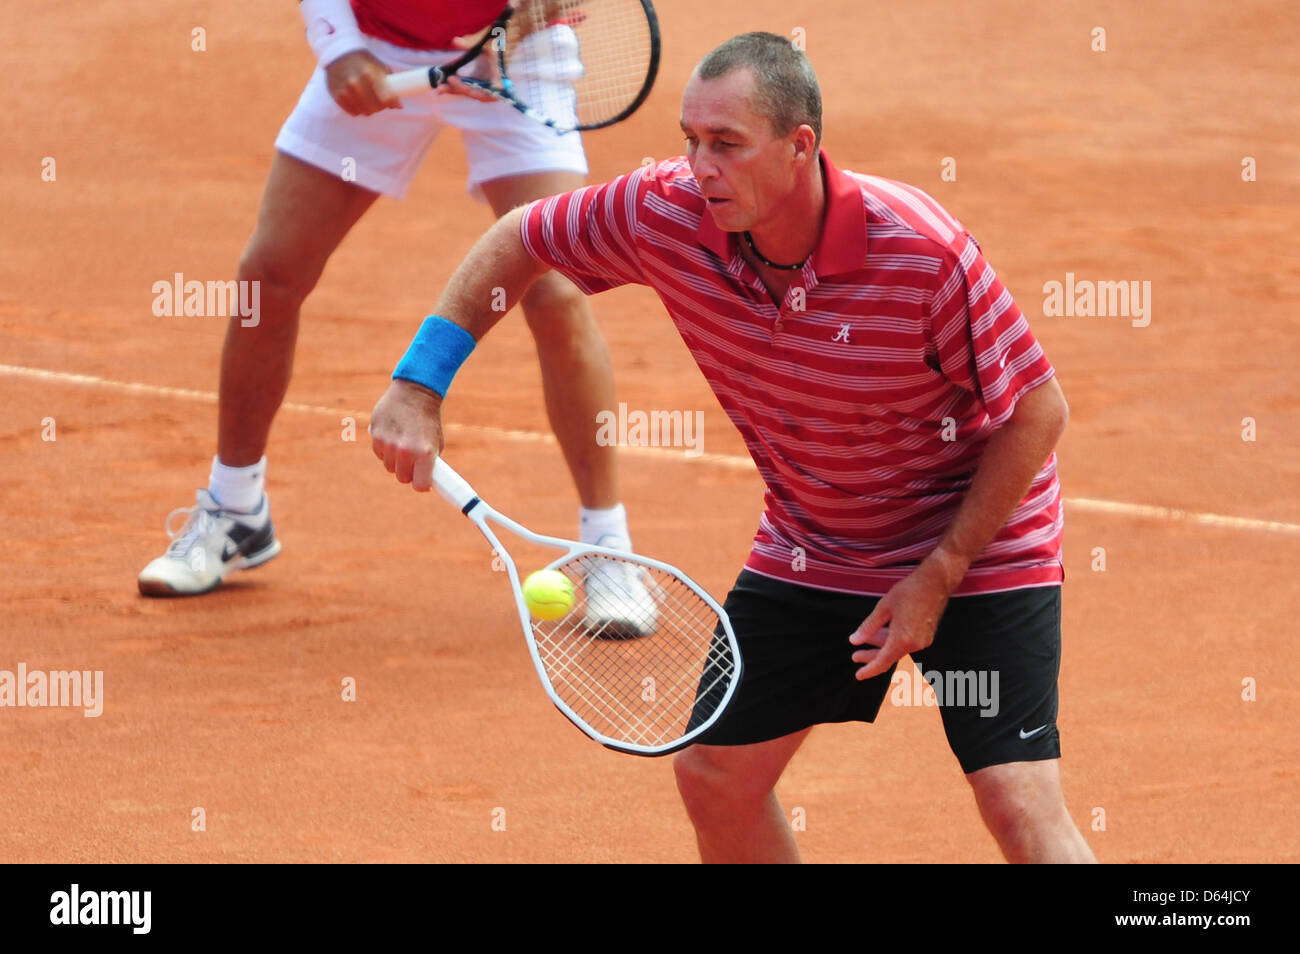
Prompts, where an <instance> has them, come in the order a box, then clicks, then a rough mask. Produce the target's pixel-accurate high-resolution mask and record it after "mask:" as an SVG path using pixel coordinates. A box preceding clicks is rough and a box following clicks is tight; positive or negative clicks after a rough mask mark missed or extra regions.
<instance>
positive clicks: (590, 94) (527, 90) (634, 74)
mask: <svg viewBox="0 0 1300 954" xmlns="http://www.w3.org/2000/svg"><path fill="white" fill-rule="evenodd" d="M489 47H490V49H489ZM485 50H487V51H488V55H489V57H490V60H489V63H490V64H491V65H492V66H493V67H494V68H495V73H496V76H495V78H494V79H492V80H486V79H481V78H478V77H475V76H471V75H465V76H461V77H460V79H461V81H462V82H465V83H470V84H472V85H474V86H477V87H479V88H480V89H484V90H487V91H488V92H490V93H491V94H492V95H494V96H496V97H497V98H498V99H501V100H504V101H505V102H507V103H509V104H510V105H511V106H513V107H515V109H517V110H519V111H520V112H522V113H523V114H524V115H525V116H528V117H531V118H532V119H535V120H537V121H538V122H539V123H543V124H544V125H547V126H550V127H551V128H553V129H555V130H556V131H557V132H562V133H563V132H572V131H574V130H583V129H600V128H601V127H602V126H610V125H613V124H614V123H616V122H618V121H619V120H622V119H626V118H627V117H628V116H631V115H632V113H634V112H636V109H637V107H639V106H640V105H641V104H642V103H643V102H645V98H646V97H647V96H649V95H650V88H651V87H652V86H653V85H654V81H655V75H656V74H657V73H658V72H659V21H658V20H657V19H656V17H655V11H654V7H652V6H651V5H650V3H649V2H648V0H515V2H514V3H512V4H510V5H509V6H507V7H506V9H505V12H503V13H502V14H501V16H500V17H498V18H497V21H496V22H495V23H494V24H492V26H491V27H489V28H488V31H487V32H486V33H484V34H483V36H482V38H481V39H480V40H479V41H478V43H477V44H475V45H474V46H473V47H472V48H470V49H469V50H467V51H466V52H465V53H464V54H463V55H461V56H459V57H457V58H456V59H454V60H452V61H451V62H450V63H445V64H443V65H442V66H431V67H428V68H427V69H426V68H424V67H421V68H419V69H414V70H405V71H403V72H400V73H391V74H389V76H388V88H389V89H390V90H391V91H392V92H393V93H395V94H396V95H399V96H406V95H409V94H411V93H418V92H422V91H427V90H430V89H437V88H438V87H439V86H441V85H442V84H443V83H445V82H447V80H448V79H449V78H451V77H452V76H456V75H457V74H458V73H459V71H460V70H462V69H465V68H466V67H468V66H470V64H471V63H474V61H475V60H476V59H478V57H479V55H480V54H481V53H483V52H484V51H485ZM481 67H482V64H476V67H475V68H481Z"/></svg>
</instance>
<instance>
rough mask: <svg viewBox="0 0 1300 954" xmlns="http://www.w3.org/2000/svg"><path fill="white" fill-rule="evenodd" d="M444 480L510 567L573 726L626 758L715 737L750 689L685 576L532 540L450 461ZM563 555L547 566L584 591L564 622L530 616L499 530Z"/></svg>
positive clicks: (615, 555) (726, 631) (715, 609)
mask: <svg viewBox="0 0 1300 954" xmlns="http://www.w3.org/2000/svg"><path fill="white" fill-rule="evenodd" d="M433 483H434V486H435V487H437V489H438V492H439V493H440V494H441V495H442V496H443V497H444V498H446V500H447V501H448V502H450V503H452V504H453V505H455V506H456V507H459V508H460V510H461V512H462V513H464V514H465V516H467V517H469V519H470V520H472V521H473V522H474V525H475V526H477V527H478V528H479V530H480V532H482V534H483V536H485V537H486V538H487V540H488V542H489V543H490V544H492V548H493V550H494V551H495V552H496V554H497V556H498V557H499V558H500V560H501V563H502V564H503V565H504V567H505V570H506V574H507V575H508V576H509V578H510V587H511V589H512V590H513V592H514V601H515V608H516V610H517V611H518V613H519V622H520V623H521V624H522V625H523V630H524V639H525V640H526V641H527V643H528V652H529V654H530V655H531V656H532V659H533V666H534V667H535V668H536V669H537V674H538V675H539V676H540V677H541V680H542V685H543V687H545V689H546V693H547V695H549V696H550V698H551V701H552V702H553V703H555V706H556V708H558V709H559V710H560V711H561V712H562V713H564V714H565V715H566V716H567V717H568V718H569V721H571V722H572V723H573V724H574V725H576V726H577V727H578V728H579V729H581V730H582V731H583V732H585V733H586V734H587V735H588V736H590V737H591V738H593V739H595V740H596V741H597V742H601V743H603V744H604V745H606V746H607V747H609V748H611V749H615V750H617V751H619V752H630V753H632V754H634V755H647V756H654V755H666V754H668V753H669V752H674V751H676V750H677V749H680V748H683V747H685V746H687V745H689V744H690V743H691V742H692V741H693V740H694V739H696V738H697V737H698V736H699V735H700V734H701V733H703V732H705V731H707V730H708V729H709V727H710V726H712V725H713V724H714V723H715V722H716V721H717V720H718V717H719V716H721V715H722V712H723V710H724V709H725V708H726V707H727V704H728V703H729V702H730V701H731V697H732V693H733V692H734V691H735V688H736V685H737V683H738V682H739V680H740V669H741V663H740V649H739V647H738V646H737V644H736V634H735V633H734V632H733V631H732V629H731V621H730V620H728V619H727V614H726V612H724V611H723V609H722V607H721V606H719V605H718V604H717V603H716V602H715V601H714V599H713V598H712V597H711V596H709V594H708V593H706V592H705V591H704V590H703V589H702V588H701V587H700V586H699V585H698V584H696V583H695V582H693V581H692V580H691V579H690V578H689V577H688V576H686V574H684V573H682V571H681V570H678V569H677V568H676V567H672V566H669V565H668V564H666V563H660V562H659V561H658V560H651V559H649V558H647V557H643V556H638V555H637V554H634V553H626V552H623V551H619V550H611V549H609V548H607V547H598V546H589V545H587V544H583V543H577V542H576V541H573V540H562V539H559V538H558V537H548V536H543V535H541V534H537V533H533V532H532V531H531V530H529V529H528V528H526V527H524V526H521V525H520V524H518V523H516V522H515V521H513V520H511V519H510V518H509V517H507V516H505V515H503V514H501V513H498V512H497V511H496V510H494V509H492V508H491V507H490V506H488V505H487V504H486V503H484V502H483V500H482V498H480V497H479V496H478V494H476V493H475V492H474V489H473V488H472V487H471V486H470V485H469V484H468V483H466V482H465V480H464V478H462V477H461V476H460V475H459V474H457V473H456V472H455V471H454V470H452V469H451V467H450V466H448V465H447V464H446V463H445V462H444V461H443V460H441V459H439V460H437V461H436V462H435V463H434V467H433ZM489 522H490V523H493V524H496V525H498V526H500V527H503V528H504V529H506V530H509V531H510V532H511V533H513V534H515V535H516V536H518V537H520V538H522V539H523V540H526V541H528V542H529V543H532V544H538V545H541V546H544V547H550V548H554V549H556V550H558V551H560V553H559V555H558V556H557V557H556V558H555V559H554V560H553V561H552V562H551V563H549V564H548V565H547V567H546V569H551V570H558V571H559V572H561V573H563V574H564V575H565V576H567V577H568V578H569V579H570V580H571V581H572V582H573V584H574V591H575V594H576V596H577V598H576V599H575V602H574V606H573V608H572V609H571V610H570V611H569V612H568V613H567V614H566V615H565V616H563V617H561V618H559V619H555V620H540V619H534V618H532V617H531V616H530V614H529V612H528V606H527V604H526V602H525V601H524V593H523V589H522V587H521V585H520V582H519V571H518V570H517V569H516V567H515V563H514V560H513V559H511V557H510V554H509V553H508V552H507V551H506V548H505V547H504V546H503V545H502V544H501V541H500V539H498V537H497V535H496V533H494V532H493V529H492V527H490V526H488V524H489Z"/></svg>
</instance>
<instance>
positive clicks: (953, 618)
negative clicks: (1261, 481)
mask: <svg viewBox="0 0 1300 954" xmlns="http://www.w3.org/2000/svg"><path fill="white" fill-rule="evenodd" d="M681 126H682V133H683V136H684V138H685V141H686V155H685V156H684V157H679V158H675V159H668V160H665V161H663V162H660V163H657V164H654V165H650V166H646V167H643V168H641V169H639V170H637V171H635V172H633V173H630V174H628V175H625V176H620V177H619V178H617V179H615V180H613V181H612V182H609V183H606V184H604V185H599V186H590V187H587V188H584V189H580V190H577V191H575V192H572V193H567V194H565V195H560V196H555V197H552V198H548V199H545V200H542V201H539V202H534V203H532V204H530V205H528V206H527V207H526V208H524V209H521V210H518V211H515V212H512V213H510V214H509V215H507V216H505V217H504V218H503V219H502V220H501V221H500V222H498V224H497V225H496V226H495V227H493V228H492V229H491V230H490V231H489V232H488V234H487V235H486V236H485V237H484V238H483V239H482V240H480V242H479V243H478V245H476V246H475V247H474V249H473V250H472V251H471V252H470V254H469V257H468V258H467V259H466V260H465V262H464V263H463V264H462V266H461V267H460V268H459V269H457V271H456V273H455V275H454V276H453V277H452V280H451V283H450V285H449V286H448V287H447V289H446V290H445V291H444V293H443V295H442V297H441V298H440V299H439V303H438V311H439V315H440V316H442V319H445V320H443V321H441V323H440V324H432V325H430V324H429V323H428V322H426V325H425V326H423V327H422V328H421V330H420V332H419V334H418V335H417V339H416V340H417V344H422V343H424V342H423V341H422V339H434V340H443V341H452V342H454V341H455V340H456V335H463V334H465V333H466V332H468V333H469V335H471V336H473V337H475V338H478V337H481V336H482V335H483V334H485V333H486V332H487V331H488V330H489V329H490V328H491V327H492V325H493V323H494V322H495V321H496V320H497V319H498V318H499V317H500V316H499V315H495V314H493V313H492V312H491V311H490V310H489V309H488V308H486V307H485V306H484V305H483V304H482V301H481V299H482V296H483V293H484V287H483V285H484V282H485V281H486V278H485V277H484V275H483V272H484V267H485V263H487V262H491V263H492V275H491V281H492V284H497V285H500V286H501V287H503V288H505V290H506V295H507V298H508V299H512V298H513V296H517V295H520V294H523V293H524V291H525V289H527V288H528V287H529V283H530V282H531V281H533V280H534V279H536V278H539V277H540V276H543V275H549V274H551V269H558V270H559V271H561V272H562V273H564V274H565V275H567V276H568V277H569V278H571V279H573V280H574V281H575V282H576V283H577V284H578V285H579V286H580V287H581V288H582V289H583V290H584V291H586V292H587V293H588V294H594V293H596V292H599V291H603V290H605V289H608V288H613V287H616V286H618V285H623V284H628V283H637V284H645V285H649V286H650V287H652V288H654V289H655V291H656V292H657V293H658V294H659V297H660V300H661V301H662V302H663V304H664V306H665V308H666V309H667V310H668V313H669V315H670V316H671V317H672V319H673V321H674V323H675V324H676V326H677V329H678V331H679V332H680V334H681V336H682V339H683V340H684V341H685V342H686V344H687V346H688V347H689V348H690V350H691V353H692V355H693V356H694V357H695V359H696V362H697V363H698V364H699V366H700V369H701V371H702V372H703V373H704V375H705V377H706V379H707V380H708V382H709V384H710V386H711V387H712V388H713V391H714V393H715V395H717V398H718V400H719V402H720V403H721V404H722V406H723V408H724V410H725V411H726V413H727V416H728V417H729V418H730V419H731V420H732V421H733V422H735V424H736V425H737V427H739V429H740V432H741V434H742V436H743V437H744V439H745V444H746V446H747V447H748V449H749V452H750V454H751V456H752V457H753V459H754V463H755V464H756V466H757V469H758V472H759V474H760V475H761V476H762V478H763V481H764V483H765V484H766V495H765V498H764V502H765V504H766V508H765V510H764V513H763V515H762V517H761V518H760V521H759V525H758V531H757V533H756V534H755V537H754V545H753V549H752V550H751V552H750V555H749V559H748V560H747V561H746V564H745V569H744V570H742V571H741V573H740V576H739V577H738V579H737V580H736V583H735V585H734V586H733V588H732V590H731V593H730V594H729V595H728V597H727V601H726V610H727V613H728V615H729V617H730V619H731V622H732V625H733V627H734V628H735V632H736V637H737V640H738V642H739V646H740V651H741V654H742V656H743V658H744V669H743V675H742V676H741V681H740V683H739V685H738V688H737V690H736V694H735V696H734V697H733V699H732V701H731V704H730V706H729V708H728V709H727V711H726V713H725V714H724V715H723V716H722V717H721V719H720V720H719V721H718V723H717V724H716V725H715V726H714V727H713V728H712V729H710V730H709V732H708V733H706V734H705V735H704V736H703V737H702V738H701V741H700V743H697V744H695V745H692V746H690V747H688V748H686V749H684V750H683V751H681V752H679V753H678V754H677V756H676V761H675V769H676V775H677V783H678V788H679V790H680V792H681V795H682V799H683V801H684V803H685V806H686V810H687V813H688V815H689V816H690V819H691V822H692V823H693V824H694V826H695V832H696V837H697V841H698V844H699V848H700V855H701V857H702V858H703V859H704V860H705V861H725V862H744V861H769V862H774V861H796V860H798V857H799V854H798V849H797V847H796V845H795V841H794V837H793V836H792V834H791V830H790V824H789V818H788V816H787V815H786V814H785V813H784V812H783V811H782V809H781V805H780V803H779V802H778V800H777V798H776V795H775V792H774V789H775V786H776V783H777V781H778V780H779V779H780V777H781V774H782V773H783V772H784V770H785V767H786V765H787V763H788V762H789V761H790V759H791V758H792V757H793V756H794V754H795V752H796V751H797V750H798V749H799V746H800V745H801V744H802V743H803V741H804V739H806V738H807V736H808V732H809V730H810V728H811V727H812V726H814V725H818V724H822V723H833V722H872V721H874V720H875V718H876V715H877V714H878V712H879V710H880V707H881V705H882V703H883V701H884V699H885V696H886V694H887V693H888V691H889V688H890V683H891V678H890V677H891V674H892V673H893V671H894V667H895V664H896V663H897V662H898V661H899V660H900V659H901V658H903V657H904V656H906V655H911V656H912V658H913V659H914V660H915V661H916V664H917V666H919V667H920V668H921V670H922V671H923V672H925V673H926V675H927V676H930V675H931V674H932V673H933V674H936V681H935V682H934V683H932V685H933V686H934V689H935V693H936V695H937V696H939V700H938V701H939V704H940V713H941V716H942V719H943V726H944V731H945V733H946V735H947V737H948V744H949V746H950V748H951V749H952V752H953V754H954V755H955V756H956V758H957V761H958V763H959V764H960V766H961V769H962V771H963V773H964V774H965V776H966V779H967V781H968V782H969V784H970V786H971V788H972V790H973V792H974V795H975V801H976V803H977V805H978V806H979V810H980V814H981V816H982V817H983V819H984V822H985V824H986V825H987V826H988V829H989V831H990V832H991V833H992V835H993V836H994V838H995V839H996V840H997V843H998V845H999V847H1000V848H1001V850H1002V852H1003V854H1004V856H1005V857H1006V858H1007V859H1008V860H1010V861H1078V862H1086V861H1093V860H1095V859H1094V858H1093V856H1092V852H1091V850H1090V849H1089V848H1088V845H1087V843H1086V842H1085V841H1084V839H1083V836H1082V835H1081V834H1080V832H1079V830H1078V828H1077V827H1076V826H1075V824H1074V822H1073V821H1072V819H1071V818H1070V814H1069V812H1068V811H1067V810H1066V805H1065V798H1064V795H1063V793H1062V788H1061V780H1060V771H1059V763H1060V757H1061V747H1060V735H1059V733H1058V731H1057V725H1056V719H1057V677H1058V671H1059V667H1060V659H1061V655H1060V654H1061V641H1060V620H1061V617H1060V613H1061V582H1062V580H1063V577H1064V574H1063V570H1062V564H1061V549H1060V545H1061V534H1062V528H1063V525H1062V515H1061V494H1060V485H1059V483H1058V481H1057V478H1056V456H1055V454H1054V453H1053V447H1054V446H1055V444H1056V442H1057V440H1058V439H1059V437H1060V435H1061V433H1062V431H1063V430H1064V427H1065V422H1066V418H1067V416H1068V408H1067V406H1066V402H1065V398H1064V396H1063V395H1062V393H1061V389H1060V387H1059V385H1058V384H1057V382H1056V378H1055V370H1054V369H1053V367H1052V365H1051V364H1050V362H1049V361H1048V360H1047V357H1046V355H1045V354H1044V353H1043V349H1042V347H1041V346H1040V345H1039V344H1038V342H1037V341H1036V340H1035V338H1034V336H1033V334H1032V333H1031V331H1030V328H1029V324H1028V322H1027V321H1026V320H1025V318H1024V315H1023V314H1021V312H1020V310H1019V308H1017V307H1016V304H1015V302H1014V301H1013V300H1012V299H1011V296H1010V294H1009V293H1008V292H1007V290H1006V289H1005V288H1004V287H1003V286H1002V284H1001V282H1000V281H999V280H998V278H997V276H996V274H994V272H993V269H992V268H991V267H990V266H989V264H988V263H987V262H986V261H985V259H984V257H983V255H982V253H981V252H980V248H979V245H978V244H977V243H976V242H975V239H974V238H973V237H972V236H971V235H970V233H969V232H967V231H966V230H965V229H964V228H963V227H962V226H961V224H960V223H958V222H957V220H956V219H954V218H953V217H952V216H950V215H949V214H948V213H947V212H946V211H945V210H944V209H943V208H942V207H941V206H940V205H939V204H938V203H937V202H935V201H934V199H933V198H931V197H930V196H928V195H926V194H925V193H924V192H922V191H921V190H919V189H916V188H913V187H911V186H907V185H904V184H902V183H898V182H892V181H890V180H887V179H882V178H879V177H875V176H864V175H858V174H855V173H849V172H841V171H840V170H838V169H836V168H835V166H834V165H833V164H832V162H831V160H830V157H829V156H828V155H827V153H826V151H825V150H823V149H821V136H822V102H821V92H820V88H819V86H818V83H817V78H816V76H815V74H814V73H813V70H812V67H811V65H810V64H809V63H808V61H807V59H806V58H805V57H804V56H803V54H802V53H800V52H798V51H797V50H795V49H793V48H792V46H791V44H790V40H789V39H788V38H786V37H781V36H777V35H774V34H771V33H751V34H745V35H743V36H739V37H735V38H733V39H732V40H729V41H728V42H727V43H724V44H723V45H722V46H720V47H718V48H717V49H716V50H714V51H713V52H711V53H710V54H709V55H708V56H706V57H705V58H704V59H703V60H702V61H701V62H700V64H699V66H697V67H696V70H695V72H694V74H693V75H692V76H691V79H690V82H689V83H687V85H686V90H685V93H684V94H683V97H682V112H681ZM447 325H451V326H453V328H454V331H451V330H448V329H447V328H446V327H445V326H447ZM456 326H458V327H456ZM409 354H410V353H408V358H409ZM417 365H418V362H416V363H415V364H412V363H411V362H410V361H409V360H408V359H404V360H403V363H402V365H401V366H400V367H401V368H402V369H403V370H404V371H406V372H407V373H405V374H404V375H395V376H394V377H395V379H394V380H393V382H392V384H391V385H390V386H389V389H388V391H387V393H386V394H385V395H384V396H383V398H382V399H381V400H380V402H379V403H378V404H377V405H376V407H375V410H374V413H373V415H372V417H371V434H372V439H373V447H374V451H375V453H376V455H377V456H378V457H380V458H381V459H382V460H383V461H384V465H385V466H386V467H387V469H388V470H389V471H391V472H393V473H395V474H396V476H397V479H398V480H399V481H402V482H404V483H410V484H412V486H413V487H415V489H417V490H422V489H428V487H429V485H430V482H431V478H432V470H433V461H434V457H435V455H436V454H437V453H438V452H439V450H440V449H441V447H442V421H441V408H442V393H441V392H439V391H438V390H437V388H436V387H431V386H424V385H423V379H424V378H426V377H427V378H428V379H429V380H431V381H432V380H436V378H435V377H434V376H431V375H425V374H423V372H422V371H421V370H420V369H419V368H418V366H417ZM863 768H864V770H865V771H866V773H867V776H868V779H870V777H871V776H870V762H869V761H867V760H865V759H864V762H863ZM915 797H916V799H917V800H918V801H924V800H925V799H926V797H927V793H926V792H924V791H920V790H918V791H916V793H915ZM857 804H859V805H860V806H861V810H863V811H871V810H872V807H871V806H872V802H871V793H870V785H868V786H867V791H866V792H865V794H864V796H863V798H861V799H859V800H858V802H857ZM936 830H937V829H936Z"/></svg>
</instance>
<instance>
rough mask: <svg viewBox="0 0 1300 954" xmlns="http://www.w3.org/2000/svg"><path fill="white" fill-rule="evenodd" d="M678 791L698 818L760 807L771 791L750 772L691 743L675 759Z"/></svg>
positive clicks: (688, 810)
mask: <svg viewBox="0 0 1300 954" xmlns="http://www.w3.org/2000/svg"><path fill="white" fill-rule="evenodd" d="M673 774H674V775H675V776H676V778H677V791H678V792H679V793H680V794H681V796H682V801H683V803H685V805H686V810H687V812H688V814H690V816H691V818H692V819H693V820H695V821H701V820H706V819H708V818H710V817H713V816H726V817H732V816H734V815H736V814H739V813H742V812H744V811H745V810H746V809H748V808H756V807H758V806H760V805H761V804H762V802H763V799H764V798H766V797H767V795H768V794H769V793H770V792H771V790H772V789H771V786H770V785H765V784H764V783H763V782H762V781H761V780H759V778H758V777H757V776H756V775H755V774H754V773H750V772H744V771H741V770H740V769H739V768H738V767H737V766H733V765H730V764H729V763H728V762H727V760H726V759H725V758H719V757H717V756H716V755H715V754H713V753H711V752H710V750H709V749H708V748H707V747H704V746H692V747H691V748H688V749H684V750H683V751H681V752H679V753H678V754H677V755H676V756H675V757H674V758H673Z"/></svg>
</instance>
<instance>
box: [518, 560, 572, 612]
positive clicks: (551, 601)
mask: <svg viewBox="0 0 1300 954" xmlns="http://www.w3.org/2000/svg"><path fill="white" fill-rule="evenodd" d="M524 602H525V603H527V604H528V612H530V613H532V614H533V615H534V616H536V617H537V618H538V619H547V620H551V619H559V618H560V617H561V616H563V615H564V614H565V613H567V612H569V610H571V609H573V581H572V580H571V579H569V578H568V577H567V576H565V575H564V574H563V573H561V572H560V571H559V570H538V571H537V572H536V573H530V574H529V575H528V579H526V580H524Z"/></svg>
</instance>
